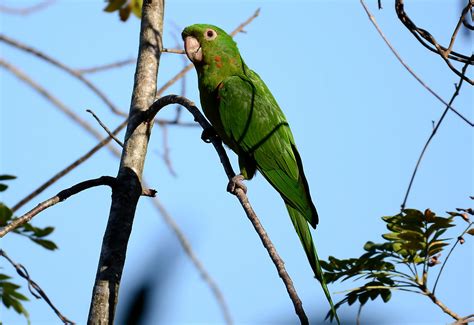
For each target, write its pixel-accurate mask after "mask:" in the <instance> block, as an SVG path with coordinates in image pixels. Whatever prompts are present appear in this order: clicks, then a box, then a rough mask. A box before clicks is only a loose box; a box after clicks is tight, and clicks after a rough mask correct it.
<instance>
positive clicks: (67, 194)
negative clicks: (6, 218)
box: [0, 176, 115, 238]
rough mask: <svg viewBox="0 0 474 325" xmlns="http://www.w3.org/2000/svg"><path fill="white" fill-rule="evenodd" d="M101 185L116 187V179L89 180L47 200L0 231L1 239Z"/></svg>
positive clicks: (100, 178) (107, 177)
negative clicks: (80, 193)
mask: <svg viewBox="0 0 474 325" xmlns="http://www.w3.org/2000/svg"><path fill="white" fill-rule="evenodd" d="M101 185H108V186H110V187H114V186H115V178H113V177H110V176H102V177H99V178H96V179H91V180H87V181H84V182H81V183H78V184H76V185H74V186H72V187H70V188H68V189H65V190H62V191H61V192H59V193H58V194H56V195H55V196H53V197H52V198H49V199H47V200H46V201H44V202H42V203H40V204H38V205H37V206H36V207H35V208H34V209H32V210H30V211H28V212H27V213H25V214H24V215H22V216H21V217H19V218H17V219H14V220H13V221H12V222H10V223H9V224H8V225H6V226H5V227H3V228H2V229H0V238H2V237H3V236H5V235H6V234H7V233H8V232H10V231H12V230H14V229H16V228H18V227H20V226H21V225H24V224H25V223H27V222H29V221H30V220H31V219H33V217H34V216H36V215H37V214H38V213H40V212H42V211H44V210H46V209H47V208H49V207H52V206H53V205H55V204H56V203H59V202H62V201H64V200H66V199H68V198H69V197H71V196H72V195H74V194H77V193H79V192H82V191H84V190H87V189H88V188H91V187H95V186H101Z"/></svg>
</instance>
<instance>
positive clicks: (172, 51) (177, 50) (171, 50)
mask: <svg viewBox="0 0 474 325" xmlns="http://www.w3.org/2000/svg"><path fill="white" fill-rule="evenodd" d="M163 52H165V53H174V54H186V52H185V51H184V50H181V49H163Z"/></svg>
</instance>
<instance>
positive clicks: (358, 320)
mask: <svg viewBox="0 0 474 325" xmlns="http://www.w3.org/2000/svg"><path fill="white" fill-rule="evenodd" d="M379 9H381V7H380V2H379ZM362 307H364V305H363V304H359V310H358V311H357V317H356V324H357V325H360V314H361V313H362Z"/></svg>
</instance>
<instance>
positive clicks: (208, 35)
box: [181, 24, 242, 70]
mask: <svg viewBox="0 0 474 325" xmlns="http://www.w3.org/2000/svg"><path fill="white" fill-rule="evenodd" d="M181 36H182V37H183V41H184V49H185V51H186V55H187V56H188V58H189V59H190V60H191V61H192V62H193V63H194V66H195V67H196V68H197V69H198V70H199V69H200V68H201V67H203V66H213V67H217V68H218V69H221V68H222V69H223V70H228V69H229V68H230V69H233V68H238V67H240V66H241V64H242V62H241V58H240V53H239V49H238V48H237V45H236V44H235V42H234V40H233V39H232V37H231V36H230V35H229V34H227V33H226V32H225V31H223V30H222V29H220V28H219V27H217V26H213V25H206V24H196V25H191V26H188V27H186V28H185V29H184V30H183V32H182V34H181Z"/></svg>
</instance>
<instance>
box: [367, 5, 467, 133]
mask: <svg viewBox="0 0 474 325" xmlns="http://www.w3.org/2000/svg"><path fill="white" fill-rule="evenodd" d="M360 3H361V4H362V6H363V7H364V10H365V12H366V13H367V16H368V17H369V20H370V21H371V22H372V24H373V25H374V27H375V29H377V32H378V33H379V35H380V36H381V37H382V39H383V40H384V42H385V44H387V46H388V47H389V48H390V51H392V53H393V54H394V55H395V57H396V58H397V60H398V61H399V62H400V63H401V64H402V65H403V67H404V68H405V69H406V70H407V71H408V72H409V73H410V74H411V75H412V76H413V77H414V78H415V79H416V81H418V82H419V83H420V84H421V85H422V86H423V87H424V88H425V89H426V90H428V92H429V93H430V94H432V95H433V96H434V97H436V99H438V100H439V101H440V102H441V103H443V104H444V105H445V106H448V107H449V109H451V110H452V111H453V112H454V113H455V114H456V115H457V116H459V117H460V118H461V119H462V120H464V122H466V123H467V124H469V125H470V126H474V123H473V122H471V121H469V120H468V119H467V118H466V117H465V116H463V115H462V114H461V113H459V112H458V111H457V110H456V109H455V108H454V107H452V106H450V105H449V104H448V103H447V102H446V101H445V100H444V99H443V98H441V96H439V95H438V94H437V93H436V92H435V91H434V90H432V89H431V88H430V87H429V86H428V85H427V84H426V83H425V82H424V81H423V80H422V79H421V78H420V77H419V76H418V75H417V74H416V73H415V72H414V71H413V69H412V68H410V67H409V66H408V64H406V63H405V61H404V60H403V59H402V57H401V56H400V54H398V51H397V50H396V49H395V48H394V47H393V46H392V44H391V43H390V42H389V40H388V39H387V37H386V36H385V34H384V33H383V31H382V30H381V29H380V27H379V25H378V24H377V21H376V20H375V17H374V16H373V15H372V13H371V12H370V10H369V8H368V7H367V6H366V4H365V2H364V0H360Z"/></svg>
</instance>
